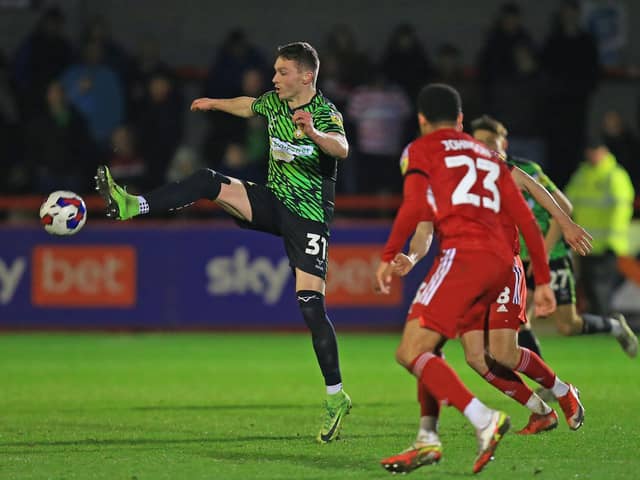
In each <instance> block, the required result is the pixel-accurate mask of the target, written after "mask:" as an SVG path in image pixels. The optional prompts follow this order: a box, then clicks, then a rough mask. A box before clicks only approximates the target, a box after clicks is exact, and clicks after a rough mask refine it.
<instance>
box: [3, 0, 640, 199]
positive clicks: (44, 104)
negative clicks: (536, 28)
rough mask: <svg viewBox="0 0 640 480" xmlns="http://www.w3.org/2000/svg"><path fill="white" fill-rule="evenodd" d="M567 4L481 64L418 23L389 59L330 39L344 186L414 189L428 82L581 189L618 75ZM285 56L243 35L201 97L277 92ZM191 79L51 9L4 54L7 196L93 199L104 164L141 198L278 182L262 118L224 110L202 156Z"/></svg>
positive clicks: (611, 125)
mask: <svg viewBox="0 0 640 480" xmlns="http://www.w3.org/2000/svg"><path fill="white" fill-rule="evenodd" d="M558 5H559V8H558V11H557V14H556V16H555V20H554V22H553V24H552V25H551V26H550V29H549V32H548V35H547V36H546V38H545V39H544V41H543V42H542V43H541V44H538V43H536V42H535V41H534V40H533V37H532V35H531V34H530V32H529V31H528V30H527V28H526V26H525V23H526V22H525V15H524V12H523V11H522V10H521V8H520V7H519V6H518V4H516V3H506V4H504V5H503V6H502V7H501V8H500V9H499V11H498V12H496V16H495V19H494V21H493V23H492V25H491V26H490V28H489V30H488V33H487V35H486V38H485V40H484V44H483V45H481V46H480V49H479V51H478V54H477V61H476V63H475V64H474V65H472V66H465V65H463V62H462V58H463V55H462V52H461V51H460V49H459V48H458V47H457V46H456V45H454V44H451V43H444V44H441V45H435V46H434V48H433V49H430V48H427V46H425V45H424V44H423V42H422V41H421V39H420V37H419V36H418V34H417V32H416V30H415V28H414V27H413V26H412V25H411V24H408V23H407V24H401V25H398V26H397V27H396V28H395V29H394V30H393V31H392V33H391V35H390V37H389V39H388V40H387V41H386V45H385V46H384V48H383V49H382V55H381V56H380V58H373V57H372V56H371V55H370V54H368V53H367V51H366V50H365V49H363V48H360V47H359V46H358V43H357V40H356V36H355V34H354V30H353V28H352V27H351V26H349V25H336V26H334V27H333V28H332V29H331V30H330V31H328V32H327V37H326V38H327V41H326V42H325V44H323V45H316V46H317V47H318V49H319V52H320V57H321V62H322V68H321V75H320V79H319V88H320V90H321V91H322V92H323V93H324V94H325V95H326V96H327V97H328V98H330V99H331V100H332V101H333V102H334V103H336V105H337V107H338V108H339V109H340V110H341V112H342V113H343V114H344V120H345V126H346V129H347V132H348V136H349V140H350V143H351V155H350V158H349V159H348V160H347V161H346V162H343V163H342V164H341V172H340V176H339V183H338V191H339V192H343V193H381V192H389V193H399V192H400V190H401V178H400V175H399V170H398V159H399V156H400V153H401V151H402V149H403V147H404V145H406V144H407V143H408V142H409V141H411V140H412V139H413V138H414V137H415V136H416V133H417V132H416V121H415V106H414V103H415V102H414V99H415V97H416V94H417V92H418V90H419V88H420V87H421V86H422V85H423V84H425V83H427V82H435V81H438V82H446V83H449V84H451V85H453V86H455V87H456V88H457V89H458V90H459V91H460V92H461V94H462V97H463V101H464V105H465V108H464V109H465V120H466V121H471V120H472V119H473V118H474V117H476V116H478V115H480V114H482V113H488V114H491V115H492V116H494V117H496V118H498V119H499V120H500V121H501V122H503V123H504V124H505V125H506V126H507V128H508V129H509V142H510V149H511V151H512V153H514V154H516V155H518V154H519V155H522V156H525V157H528V158H530V159H532V160H535V161H538V162H541V163H544V164H545V169H546V171H547V172H548V173H549V175H550V176H551V177H552V178H553V179H554V181H556V183H558V184H559V185H561V186H562V185H564V184H566V182H567V181H568V180H569V178H570V176H571V173H572V172H573V171H575V170H576V169H577V167H578V165H579V164H580V162H581V161H583V160H584V147H585V145H586V142H587V120H588V118H587V117H588V113H589V107H590V101H591V99H592V97H593V95H594V92H595V90H596V88H597V86H598V84H599V82H600V81H601V78H602V72H601V65H600V56H599V54H598V50H597V46H596V41H595V39H594V37H593V36H592V34H591V33H589V32H588V31H587V30H585V29H584V28H583V27H582V25H581V21H580V7H579V4H578V2H577V1H574V0H559V4H558ZM292 40H293V39H292ZM429 47H430V46H429ZM272 50H273V49H272V48H271V46H270V47H269V48H268V49H265V50H263V49H262V48H259V47H257V46H256V45H254V44H253V43H252V42H251V39H250V38H249V37H248V35H247V34H246V32H244V31H243V30H242V29H233V30H232V31H230V32H229V33H228V35H227V36H226V39H225V40H224V42H223V43H222V45H220V46H219V48H217V50H216V51H215V53H214V55H213V60H212V62H211V64H210V65H209V67H208V70H207V75H206V78H204V79H203V80H197V81H199V82H201V85H200V88H199V93H200V94H201V95H202V96H210V97H223V98H224V97H233V96H238V95H249V96H258V95H259V94H261V93H262V92H264V91H267V90H269V89H270V87H271V81H270V80H271V77H272V60H273V59H272ZM184 81H185V79H184V78H182V77H179V76H177V75H176V74H175V70H174V69H173V68H172V67H171V66H169V65H167V64H166V63H165V62H163V60H162V56H161V54H160V52H158V51H157V49H156V48H155V46H154V44H153V43H152V42H150V41H149V42H147V43H146V44H143V45H139V46H138V49H137V51H136V52H131V51H128V50H127V49H126V48H124V47H123V46H122V45H121V44H120V43H119V42H118V40H117V39H115V38H113V37H112V35H111V33H110V29H109V25H108V23H107V22H106V20H105V19H104V18H101V17H96V18H94V19H92V20H91V21H90V23H89V24H88V25H87V26H86V30H85V32H84V35H82V40H81V42H80V44H73V43H72V42H71V41H70V40H69V39H68V35H67V32H66V26H65V16H64V13H63V11H62V10H61V9H59V8H56V7H50V8H48V9H47V10H45V11H44V12H43V14H42V16H41V18H40V20H39V21H38V22H37V24H36V25H35V27H34V28H33V31H31V32H30V33H29V34H28V35H27V36H26V37H25V38H24V39H23V40H22V41H21V43H20V45H19V47H18V49H17V50H16V51H14V52H1V51H0V158H1V159H2V162H0V193H4V194H14V193H38V194H44V193H47V192H49V191H51V190H54V189H59V188H66V189H71V190H74V191H77V192H79V193H84V192H87V191H90V190H91V189H92V177H93V172H94V169H95V167H96V165H97V164H98V163H100V162H106V163H107V164H109V165H110V166H111V168H112V169H113V173H114V175H115V176H116V177H117V178H118V179H119V180H120V181H121V183H124V184H126V185H129V188H130V189H131V190H144V189H148V188H149V187H152V186H155V185H158V184H160V183H163V182H165V181H166V180H167V179H177V178H180V177H181V176H182V175H184V174H185V173H188V172H190V171H191V170H193V169H194V168H197V167H198V166H201V165H205V166H209V167H211V168H215V169H219V170H220V171H222V172H224V173H227V174H229V175H231V176H237V177H241V178H246V179H250V180H254V181H258V182H261V181H263V180H264V177H265V171H266V158H267V156H268V142H267V138H266V131H265V128H264V125H263V123H262V119H261V118H259V117H255V118H250V119H242V118H234V117H232V116H229V115H224V114H219V113H215V112H213V113H209V114H207V117H206V118H207V132H206V135H205V138H204V141H203V142H202V144H201V145H199V146H198V148H197V149H196V150H194V149H193V148H191V147H189V146H187V145H186V144H185V136H186V135H185V125H184V117H185V112H186V108H187V105H188V101H189V100H190V99H188V98H185V94H184V89H183V86H184V85H183V82H184ZM189 81H192V82H193V81H195V80H194V79H189ZM635 127H637V125H636V126H635ZM600 133H601V138H602V139H603V140H604V142H605V144H606V146H607V147H608V148H609V150H610V151H611V152H612V153H613V155H614V156H615V157H616V158H617V161H618V162H619V164H620V165H622V166H623V167H624V168H625V169H626V170H627V171H628V172H629V174H630V176H631V179H632V181H633V184H634V185H635V189H636V191H640V142H639V140H638V137H637V136H636V133H635V129H634V127H633V126H631V125H626V124H625V122H624V121H623V118H622V116H621V115H620V113H619V112H617V111H615V110H611V111H608V112H607V113H606V114H605V115H604V117H603V118H602V124H601V132H600Z"/></svg>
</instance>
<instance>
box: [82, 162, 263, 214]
mask: <svg viewBox="0 0 640 480" xmlns="http://www.w3.org/2000/svg"><path fill="white" fill-rule="evenodd" d="M95 178H96V189H97V190H98V192H99V193H100V196H101V197H102V198H103V199H104V201H105V204H106V206H107V216H108V217H111V218H114V219H117V220H128V219H130V218H133V217H135V216H138V215H144V214H146V213H151V212H168V211H172V210H178V209H181V208H184V207H187V206H189V205H191V204H193V203H195V202H197V201H198V200H202V199H205V200H211V201H216V202H217V203H219V204H220V205H221V206H222V207H223V208H224V209H225V210H226V211H227V212H229V213H230V214H232V215H234V216H236V217H238V218H241V219H243V220H247V221H251V205H250V203H249V199H248V197H247V192H246V189H245V187H244V184H243V183H242V182H241V181H240V180H237V179H235V178H231V177H226V176H224V175H222V174H220V173H218V172H216V171H215V170H211V169H208V168H202V169H200V170H198V171H196V172H194V173H192V174H191V175H189V176H188V177H186V178H185V179H183V180H181V181H178V182H171V183H168V184H166V185H163V186H161V187H159V188H157V189H155V190H152V191H151V192H148V193H145V194H142V195H132V194H130V193H128V192H127V191H126V190H125V189H124V188H123V187H121V186H120V185H118V184H117V183H116V182H115V181H114V179H113V177H112V176H111V172H110V171H109V168H108V167H107V166H105V165H101V166H99V167H98V170H97V173H96V177H95Z"/></svg>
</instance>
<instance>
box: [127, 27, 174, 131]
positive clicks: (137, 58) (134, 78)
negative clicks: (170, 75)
mask: <svg viewBox="0 0 640 480" xmlns="http://www.w3.org/2000/svg"><path fill="white" fill-rule="evenodd" d="M159 71H169V66H168V65H167V64H166V63H165V62H164V61H162V60H161V59H160V57H159V55H158V45H157V43H156V42H155V40H153V39H151V38H145V39H144V40H143V41H142V42H141V43H140V45H139V47H138V52H137V54H136V55H134V56H133V58H132V64H131V72H130V76H129V79H128V82H127V84H126V89H127V91H126V102H127V112H128V114H129V118H136V117H138V116H139V114H140V109H141V108H142V107H143V106H144V105H145V103H146V102H147V100H148V98H147V93H148V88H147V87H148V85H149V80H150V79H151V77H152V76H153V75H154V74H155V72H159Z"/></svg>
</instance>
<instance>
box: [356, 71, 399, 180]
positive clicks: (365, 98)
mask: <svg viewBox="0 0 640 480" xmlns="http://www.w3.org/2000/svg"><path fill="white" fill-rule="evenodd" d="M370 77H371V81H370V82H369V83H368V84H367V85H364V86H362V87H358V88H356V89H355V90H354V92H353V94H352V96H351V98H350V99H349V103H348V104H347V111H346V115H347V118H348V119H349V120H350V121H351V122H353V124H354V125H355V128H356V142H355V146H356V152H355V154H354V156H355V158H354V160H355V162H356V174H358V173H363V172H367V174H366V178H367V181H366V182H365V183H364V184H363V185H358V192H394V193H399V192H400V190H401V184H402V179H401V174H400V168H399V166H398V161H399V158H400V154H401V152H402V149H403V148H404V146H405V144H406V143H407V142H408V140H409V138H410V135H408V123H409V119H410V118H411V102H410V101H409V98H408V97H407V95H406V93H405V92H404V91H403V90H402V89H400V88H399V87H398V86H397V85H392V84H390V83H388V82H387V79H386V78H385V74H384V72H382V71H378V72H377V73H376V72H374V73H372V74H371V75H370ZM357 177H358V178H362V177H363V175H360V174H358V175H357Z"/></svg>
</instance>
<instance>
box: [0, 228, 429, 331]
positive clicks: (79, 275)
mask: <svg viewBox="0 0 640 480" xmlns="http://www.w3.org/2000/svg"><path fill="white" fill-rule="evenodd" d="M1 228H2V234H1V235H0V328H2V329H80V330H89V329H143V330H144V329H149V330H155V329H298V328H304V323H303V320H302V317H301V315H300V313H299V311H298V306H297V302H296V299H295V295H294V281H293V275H292V273H291V269H290V267H289V263H288V259H287V258H286V256H285V255H284V248H283V246H282V241H281V239H279V238H276V237H272V236H269V235H266V234H262V233H258V232H247V231H244V230H241V229H239V228H237V227H236V226H235V225H233V224H232V223H231V222H171V223H163V224H160V223H159V222H139V223H133V224H132V223H126V224H121V223H115V222H94V223H91V224H87V226H85V228H84V230H82V231H81V232H80V233H79V234H77V235H75V236H71V237H54V236H50V235H48V234H47V233H45V232H44V231H43V230H42V229H41V228H39V226H37V225H23V226H11V225H4V226H2V227H1ZM388 232H389V225H388V222H384V223H381V222H366V221H365V222H363V221H358V222H336V225H335V228H334V229H333V231H332V237H331V248H330V258H329V262H330V268H329V270H330V272H329V278H328V285H327V304H328V308H329V312H330V316H331V318H332V319H333V320H334V322H335V323H336V326H337V327H338V328H348V329H362V330H380V329H397V328H401V326H402V325H403V322H404V319H405V315H406V311H407V308H408V305H409V303H410V302H411V300H412V298H413V294H414V292H415V289H416V287H417V286H418V284H419V283H420V281H421V280H422V278H423V276H424V274H425V273H426V270H427V267H428V265H427V264H426V263H425V264H424V266H422V267H421V268H416V269H415V271H414V272H412V274H411V275H410V276H409V277H407V278H406V279H404V281H401V280H397V281H396V283H395V284H394V285H393V293H392V294H391V295H389V296H382V295H376V294H374V293H373V289H372V285H373V282H372V277H373V272H374V271H375V268H376V266H377V262H378V258H379V253H380V250H381V247H382V245H383V244H384V241H385V240H386V237H387V235H388Z"/></svg>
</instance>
